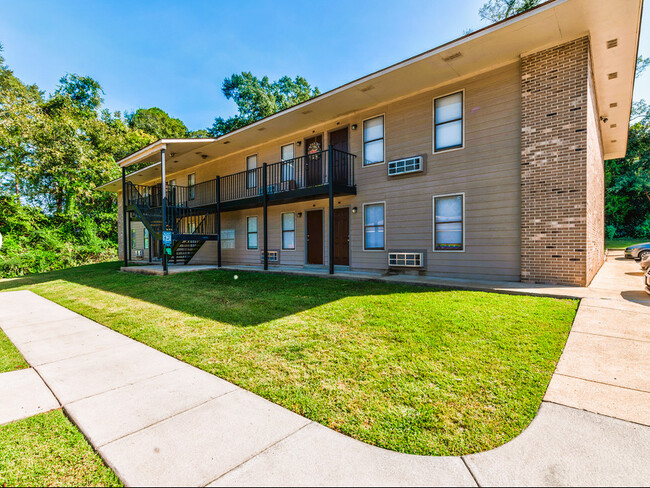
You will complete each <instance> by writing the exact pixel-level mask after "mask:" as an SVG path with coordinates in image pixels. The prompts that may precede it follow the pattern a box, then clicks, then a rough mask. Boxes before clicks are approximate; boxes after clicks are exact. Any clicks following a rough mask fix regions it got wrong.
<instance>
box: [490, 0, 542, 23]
mask: <svg viewBox="0 0 650 488" xmlns="http://www.w3.org/2000/svg"><path fill="white" fill-rule="evenodd" d="M540 3H541V0H489V1H488V2H486V3H485V4H484V5H483V6H482V7H481V8H480V9H479V11H478V14H479V15H480V16H481V18H482V19H484V20H489V21H490V22H498V21H500V20H504V19H507V18H508V17H512V16H513V15H517V14H520V13H522V12H525V11H526V10H529V9H531V8H533V7H536V6H537V5H539V4H540Z"/></svg>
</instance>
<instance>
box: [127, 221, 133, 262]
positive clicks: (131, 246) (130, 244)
mask: <svg viewBox="0 0 650 488" xmlns="http://www.w3.org/2000/svg"><path fill="white" fill-rule="evenodd" d="M127 217H128V219H127V221H128V223H129V232H128V235H129V254H128V256H129V261H133V256H131V250H132V249H133V238H132V236H131V214H130V213H128V214H127Z"/></svg>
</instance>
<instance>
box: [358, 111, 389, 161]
mask: <svg viewBox="0 0 650 488" xmlns="http://www.w3.org/2000/svg"><path fill="white" fill-rule="evenodd" d="M383 162H384V116H383V115H380V116H379V117H375V118H374V119H368V120H364V121H363V165H364V166H368V165H370V164H377V163H383Z"/></svg>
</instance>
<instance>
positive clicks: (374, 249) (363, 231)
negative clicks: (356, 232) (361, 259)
mask: <svg viewBox="0 0 650 488" xmlns="http://www.w3.org/2000/svg"><path fill="white" fill-rule="evenodd" d="M371 205H383V206H384V225H383V227H384V246H383V247H382V248H381V249H380V248H378V247H371V248H368V247H366V207H368V206H371ZM361 211H362V212H363V215H362V218H361V238H362V239H363V251H364V252H386V249H387V246H386V244H387V242H388V239H387V237H386V235H387V233H386V222H387V221H386V215H387V212H386V201H385V200H384V201H381V202H368V203H364V204H362V205H361ZM370 227H380V226H378V225H373V226H370Z"/></svg>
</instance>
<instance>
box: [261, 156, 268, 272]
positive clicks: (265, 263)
mask: <svg viewBox="0 0 650 488" xmlns="http://www.w3.org/2000/svg"><path fill="white" fill-rule="evenodd" d="M262 185H263V190H262V193H263V195H264V270H265V271H266V270H268V269H269V250H268V246H269V231H268V227H269V226H268V201H269V199H268V193H267V188H266V186H267V185H266V163H264V164H263V165H262Z"/></svg>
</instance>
